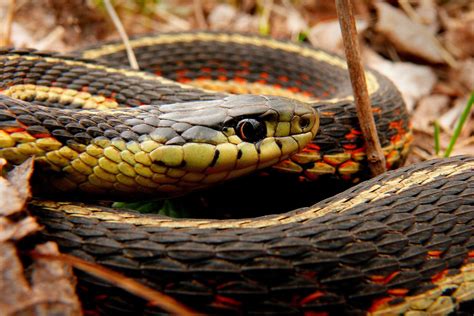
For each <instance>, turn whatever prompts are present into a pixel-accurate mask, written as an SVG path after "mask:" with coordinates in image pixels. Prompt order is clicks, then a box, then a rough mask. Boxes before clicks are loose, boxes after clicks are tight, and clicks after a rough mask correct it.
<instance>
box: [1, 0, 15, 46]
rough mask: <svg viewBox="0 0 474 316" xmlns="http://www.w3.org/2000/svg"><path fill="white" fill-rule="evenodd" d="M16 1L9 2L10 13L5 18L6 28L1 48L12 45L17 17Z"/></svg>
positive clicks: (10, 0)
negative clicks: (15, 18) (13, 26)
mask: <svg viewBox="0 0 474 316" xmlns="http://www.w3.org/2000/svg"><path fill="white" fill-rule="evenodd" d="M15 7H16V1H15V0H9V2H8V11H7V14H6V18H5V27H4V30H3V38H2V39H0V46H9V45H10V44H11V35H12V25H13V17H14V16H15Z"/></svg>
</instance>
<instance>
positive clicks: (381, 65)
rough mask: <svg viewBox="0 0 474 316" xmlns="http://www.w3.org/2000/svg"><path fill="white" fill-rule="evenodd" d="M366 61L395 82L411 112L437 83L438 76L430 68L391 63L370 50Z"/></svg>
mask: <svg viewBox="0 0 474 316" xmlns="http://www.w3.org/2000/svg"><path fill="white" fill-rule="evenodd" d="M364 59H365V61H366V63H367V64H368V65H369V66H370V67H372V68H373V69H375V70H377V71H379V72H380V73H382V74H384V75H385V76H387V77H388V78H389V79H391V80H392V81H393V83H394V84H395V85H396V86H397V88H398V89H399V90H400V92H401V94H402V96H403V99H404V100H405V103H406V104H407V108H408V110H409V111H410V112H411V111H413V108H414V106H415V104H416V102H417V101H418V100H419V99H420V98H422V97H423V96H426V95H428V94H429V93H430V92H431V89H432V88H433V86H434V84H435V83H436V75H435V73H434V72H433V70H432V69H431V68H430V67H427V66H420V65H417V64H413V63H408V62H391V61H388V60H386V59H384V58H382V57H381V56H379V55H378V54H377V53H375V52H374V51H372V50H370V49H365V50H364Z"/></svg>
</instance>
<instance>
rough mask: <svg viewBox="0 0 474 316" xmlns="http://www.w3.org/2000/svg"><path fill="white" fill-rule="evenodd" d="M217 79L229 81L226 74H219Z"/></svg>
mask: <svg viewBox="0 0 474 316" xmlns="http://www.w3.org/2000/svg"><path fill="white" fill-rule="evenodd" d="M217 80H219V81H227V77H226V76H218V77H217Z"/></svg>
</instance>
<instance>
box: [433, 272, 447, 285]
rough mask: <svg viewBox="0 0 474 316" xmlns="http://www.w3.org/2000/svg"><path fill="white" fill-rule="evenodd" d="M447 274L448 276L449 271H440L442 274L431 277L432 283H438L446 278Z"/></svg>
mask: <svg viewBox="0 0 474 316" xmlns="http://www.w3.org/2000/svg"><path fill="white" fill-rule="evenodd" d="M447 274H448V269H444V270H443V271H440V272H438V273H436V274H435V275H433V276H432V277H431V281H432V282H433V283H436V282H438V281H440V280H442V279H444V277H445V276H446V275H447Z"/></svg>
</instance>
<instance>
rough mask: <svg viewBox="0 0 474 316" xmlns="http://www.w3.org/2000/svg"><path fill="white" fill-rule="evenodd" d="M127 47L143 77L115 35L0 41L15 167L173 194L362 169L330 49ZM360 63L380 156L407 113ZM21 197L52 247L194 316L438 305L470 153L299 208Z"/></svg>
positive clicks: (129, 301) (143, 41)
mask: <svg viewBox="0 0 474 316" xmlns="http://www.w3.org/2000/svg"><path fill="white" fill-rule="evenodd" d="M131 45H132V47H134V51H135V53H136V54H137V57H138V61H139V64H140V65H141V67H142V69H144V70H147V71H151V72H153V73H155V75H153V74H147V73H144V72H136V71H132V70H129V69H127V68H120V67H119V65H124V64H125V59H124V56H125V53H124V51H123V47H122V45H121V44H117V43H109V44H101V45H100V46H96V47H92V48H89V49H86V50H84V51H82V52H79V53H77V54H76V55H75V56H63V55H57V54H49V53H42V52H35V51H29V50H13V49H6V50H3V51H2V52H1V55H0V92H1V93H2V94H4V95H5V96H0V157H3V158H5V159H7V161H8V162H10V163H11V164H18V163H21V162H22V161H24V160H25V159H27V158H28V157H31V156H35V165H36V166H38V169H39V170H40V171H39V172H38V174H40V175H41V176H39V177H38V178H40V182H43V183H44V182H45V181H46V182H47V183H48V186H47V187H45V186H44V187H43V188H42V189H43V190H39V191H43V192H46V193H50V194H51V192H54V190H60V191H64V193H65V194H66V193H68V192H82V193H85V194H86V195H87V194H92V195H91V196H93V195H97V196H114V197H115V198H117V196H119V197H122V196H123V197H125V196H126V195H128V196H149V195H154V196H156V195H160V196H166V195H176V194H184V193H186V192H188V191H190V190H196V189H202V188H204V187H207V186H209V185H212V184H215V183H219V182H223V181H227V180H229V179H232V178H237V177H240V176H241V175H245V174H248V173H251V172H253V171H255V170H260V169H262V168H267V169H265V170H266V174H267V176H270V177H272V176H273V175H274V174H276V173H281V172H283V173H284V174H286V175H287V176H288V177H286V178H285V179H287V180H288V179H290V180H288V181H296V182H299V183H301V182H302V183H305V182H311V181H324V180H325V179H328V178H333V179H340V181H342V180H345V181H349V182H360V181H361V180H363V179H365V178H367V176H368V169H367V162H366V158H365V148H364V143H363V140H362V136H361V133H360V129H359V127H358V123H357V118H356V114H355V108H354V104H353V98H352V96H351V94H352V92H351V89H350V82H349V80H348V76H347V74H346V66H345V61H344V60H343V59H341V58H340V57H337V56H334V55H331V54H329V53H327V52H324V51H321V50H318V49H315V48H310V47H307V46H301V45H298V44H292V43H289V42H282V41H276V40H271V39H267V38H261V37H254V36H247V35H241V34H227V33H206V32H194V33H172V34H160V35H154V36H144V37H139V38H137V39H134V40H132V41H131ZM78 55H81V56H80V57H78ZM89 59H96V60H99V61H100V63H99V62H96V61H91V60H89ZM115 67H117V68H115ZM156 75H162V76H164V77H166V78H168V79H164V78H161V77H157V76H156ZM366 76H367V80H368V87H369V95H370V96H371V101H372V105H373V112H374V117H375V121H376V125H377V128H378V131H379V135H380V138H381V143H382V146H383V148H384V153H385V155H386V158H387V165H388V167H390V168H395V167H398V166H399V165H401V164H402V163H403V161H404V159H405V157H406V155H407V154H408V150H409V145H410V142H411V132H410V128H409V122H408V114H407V112H406V109H405V106H404V103H403V101H402V99H401V96H400V94H399V93H398V91H397V90H396V88H395V87H394V86H393V84H392V83H391V82H390V81H388V80H387V79H386V78H384V77H383V76H381V75H379V74H377V73H375V72H373V71H371V70H368V71H367V72H366ZM189 85H194V86H195V87H194V88H193V87H191V86H189ZM202 89H205V90H202ZM211 89H216V90H218V91H220V92H218V93H215V92H211V91H210V90H211ZM229 92H230V93H250V94H254V93H255V94H267V95H268V94H272V95H276V96H273V97H270V96H256V95H244V96H231V95H228V93H229ZM10 97H14V98H17V99H22V100H23V101H18V100H14V99H11V98H10ZM308 104H309V105H308ZM46 106H48V107H46ZM318 125H319V131H318V132H317V134H316V136H314V134H315V132H316V130H317V129H318ZM268 167H270V169H268ZM40 172H42V173H40ZM275 179H278V177H276V178H275ZM242 192H244V191H242ZM237 193H238V192H237ZM65 196H66V195H65ZM236 198H239V197H238V196H237V197H236ZM262 198H267V199H272V198H277V197H272V196H264V197H262ZM30 208H31V210H32V211H33V213H34V214H35V215H37V216H38V218H39V220H40V222H41V223H42V224H44V225H45V227H46V230H45V232H44V234H43V235H44V236H45V237H46V238H48V239H53V240H55V241H57V242H58V243H59V245H60V246H61V248H62V250H63V251H66V252H68V253H72V254H74V255H77V256H79V257H82V258H86V259H88V260H91V261H95V262H98V263H101V264H104V265H106V266H110V267H112V268H114V269H117V270H119V271H122V272H124V273H125V274H127V275H129V276H132V277H134V278H136V279H138V280H140V281H141V282H144V283H145V284H147V285H149V286H152V287H154V288H156V289H159V290H161V291H163V292H165V293H167V294H170V295H172V296H174V297H176V298H177V299H179V300H181V301H182V302H183V303H186V304H188V305H189V306H190V307H192V308H194V309H196V310H197V311H199V312H203V313H211V314H212V313H218V314H220V313H229V312H231V313H249V314H259V313H263V314H269V313H270V314H285V315H288V314H301V313H304V314H308V315H319V314H321V315H326V314H334V315H340V314H341V313H344V314H367V313H371V314H377V315H382V314H387V313H389V314H403V313H406V314H409V315H427V314H448V313H452V312H455V311H459V310H466V308H468V309H469V308H470V306H471V305H469V304H470V303H471V302H472V300H473V298H474V273H473V271H474V270H473V269H474V265H473V257H474V243H473V241H474V228H473V224H474V158H472V157H455V158H450V159H439V160H433V161H428V162H425V163H422V164H419V165H413V166H409V167H405V168H402V169H398V170H396V171H392V172H389V173H387V174H384V175H382V176H379V177H377V178H375V179H371V180H368V181H365V182H362V183H360V184H359V185H357V186H355V187H353V188H351V189H349V190H347V191H344V192H342V193H340V194H338V195H336V196H334V197H332V198H329V199H326V200H324V201H322V202H319V203H317V204H314V205H313V206H309V207H304V208H301V209H297V210H294V211H291V212H288V213H284V214H277V215H269V216H265V217H257V218H252V219H235V220H208V219H202V220H201V219H199V220H198V219H195V220H189V219H170V218H167V217H160V216H156V215H143V214H138V213H134V212H127V211H122V210H113V209H110V208H107V207H99V206H93V205H86V204H79V203H72V202H58V201H45V200H35V201H33V202H32V204H31V205H30ZM223 208H225V206H224V207H223ZM81 282H82V284H83V286H85V287H86V288H87V291H86V292H87V293H86V294H87V295H89V297H90V298H93V301H96V303H97V306H98V307H97V308H98V309H99V310H100V311H103V312H104V313H111V314H112V313H117V312H130V313H137V312H139V313H147V312H150V313H153V312H156V309H155V308H154V307H151V306H147V305H146V304H145V303H144V302H142V301H141V300H139V299H136V298H134V297H132V296H130V295H127V294H126V293H124V292H121V291H120V290H117V289H113V288H110V287H109V286H107V284H106V283H104V282H103V281H99V280H96V279H93V278H91V277H89V276H81ZM92 285H93V286H92ZM104 293H106V295H103V294H104Z"/></svg>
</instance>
